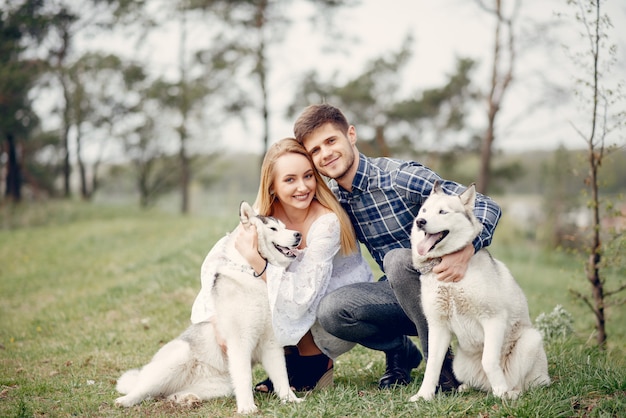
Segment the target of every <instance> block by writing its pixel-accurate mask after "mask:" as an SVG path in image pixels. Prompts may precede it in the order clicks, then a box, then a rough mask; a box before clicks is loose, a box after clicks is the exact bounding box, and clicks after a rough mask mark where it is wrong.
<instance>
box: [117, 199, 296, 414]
mask: <svg viewBox="0 0 626 418" xmlns="http://www.w3.org/2000/svg"><path fill="white" fill-rule="evenodd" d="M240 217H241V222H242V223H243V224H247V223H250V224H253V225H255V226H256V230H257V234H258V248H259V253H260V254H261V255H262V256H263V257H264V258H265V259H267V260H268V262H269V263H272V264H274V265H278V266H285V267H286V266H287V265H289V263H290V262H291V261H292V260H293V258H294V257H295V253H294V251H293V250H294V249H295V248H296V247H297V246H298V244H299V243H300V240H301V237H302V236H301V234H300V233H299V232H297V231H292V230H288V229H286V228H285V225H284V224H283V223H282V222H280V221H279V220H277V219H275V218H272V217H265V216H259V215H257V214H256V212H255V211H254V210H253V209H252V207H250V205H249V204H248V203H246V202H242V203H241V206H240ZM233 237H234V234H231V235H230V236H229V237H228V238H226V239H227V243H226V247H225V254H226V256H227V260H226V261H225V262H224V263H222V264H220V266H219V267H218V269H217V274H216V278H215V284H214V287H213V289H212V297H213V298H214V309H215V317H214V322H215V323H214V324H212V323H209V322H202V323H199V324H192V325H191V326H190V327H189V328H187V330H186V331H184V332H183V333H182V334H181V335H180V336H179V337H177V338H175V339H174V340H172V341H170V342H169V343H167V344H165V345H164V346H163V347H162V348H161V349H160V350H159V351H158V352H157V353H156V354H155V355H154V357H153V358H152V360H151V361H150V363H148V364H146V365H145V366H144V367H142V368H141V369H134V370H129V371H127V372H125V373H124V374H123V375H122V376H121V377H120V379H119V380H118V382H117V387H116V388H117V390H118V392H120V393H122V394H124V395H125V396H121V397H119V398H117V399H116V400H115V403H116V405H119V406H125V407H129V406H132V405H136V404H138V403H140V402H141V401H143V400H144V399H147V398H156V397H164V398H168V399H169V400H171V401H173V402H175V403H179V404H193V403H196V402H200V401H202V400H207V399H211V398H216V397H221V396H229V395H232V394H233V392H234V394H235V398H236V401H237V412H238V413H241V414H247V413H252V412H255V411H256V410H257V407H256V405H255V403H254V396H253V392H252V365H253V364H255V363H258V362H260V363H261V364H262V365H263V367H264V368H265V371H266V372H267V374H268V375H269V377H270V379H271V380H272V382H273V383H274V391H275V393H276V394H277V395H278V396H279V397H280V399H282V400H283V401H288V402H300V401H301V399H300V398H298V397H297V396H296V395H295V394H294V392H293V391H292V390H291V388H290V387H289V380H288V377H287V368H286V365H285V357H284V351H283V348H282V347H280V346H279V345H278V343H277V342H276V340H275V337H274V331H273V329H272V322H271V317H270V315H271V313H270V309H269V303H268V297H267V287H266V284H265V282H264V281H263V280H262V279H260V278H258V277H254V276H253V272H254V271H253V270H252V268H251V267H250V266H249V264H248V263H247V262H246V260H245V259H244V257H243V256H242V255H241V254H240V253H239V252H238V251H237V250H236V249H235V245H234V238H233ZM214 327H216V328H217V330H218V334H219V335H220V336H221V338H222V339H223V341H225V343H226V346H227V347H228V350H227V351H228V353H227V354H225V353H224V352H222V349H221V347H220V345H219V344H218V341H217V338H216V334H215V329H214Z"/></svg>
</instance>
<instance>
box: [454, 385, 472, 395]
mask: <svg viewBox="0 0 626 418" xmlns="http://www.w3.org/2000/svg"><path fill="white" fill-rule="evenodd" d="M468 390H470V385H468V384H467V383H461V385H460V386H459V387H458V388H457V392H459V393H461V392H467V391H468Z"/></svg>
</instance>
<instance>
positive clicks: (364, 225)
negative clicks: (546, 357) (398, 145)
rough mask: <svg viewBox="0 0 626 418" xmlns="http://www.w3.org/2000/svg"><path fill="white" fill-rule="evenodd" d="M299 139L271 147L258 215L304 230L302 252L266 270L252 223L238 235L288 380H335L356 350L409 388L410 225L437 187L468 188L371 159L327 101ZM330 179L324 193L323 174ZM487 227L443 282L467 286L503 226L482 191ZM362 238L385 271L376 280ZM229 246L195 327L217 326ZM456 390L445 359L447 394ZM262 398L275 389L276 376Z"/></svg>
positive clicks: (412, 331)
mask: <svg viewBox="0 0 626 418" xmlns="http://www.w3.org/2000/svg"><path fill="white" fill-rule="evenodd" d="M294 133H295V136H296V138H295V139H283V140H282V141H279V142H277V143H275V144H274V145H272V147H271V148H270V149H269V150H268V152H267V154H266V155H265V158H264V160H263V166H262V169H261V182H260V187H259V192H258V196H257V201H256V203H255V208H256V209H257V210H258V212H259V213H260V214H261V215H271V216H274V217H276V218H278V219H280V220H281V221H283V222H284V223H285V224H286V226H287V228H289V229H295V230H298V231H300V232H302V234H303V239H302V243H301V250H302V251H301V252H300V254H299V256H298V257H297V259H296V260H295V261H294V262H293V263H292V264H291V265H290V266H289V267H288V268H287V269H283V268H279V267H275V266H271V265H269V266H268V265H267V262H266V261H265V260H263V259H262V258H261V257H260V256H259V254H258V252H257V250H256V248H255V245H256V231H255V230H254V228H253V227H250V228H248V229H246V228H238V229H237V232H236V233H237V234H238V235H237V238H236V246H237V249H238V250H239V251H240V252H241V253H242V254H243V255H244V257H246V259H247V260H248V262H249V263H250V265H251V266H252V267H253V268H254V270H255V272H256V273H255V275H258V276H259V277H261V278H262V279H263V280H265V281H266V282H267V286H268V293H269V297H270V308H271V310H272V320H273V325H274V331H275V333H276V337H277V340H278V342H279V343H280V344H282V345H283V346H285V359H286V363H287V372H288V375H289V381H290V384H291V386H293V387H294V388H295V389H296V390H297V391H304V390H311V389H314V388H321V387H324V386H327V385H329V384H332V374H333V359H335V358H337V356H339V355H340V354H343V353H344V352H346V351H348V350H349V349H351V348H352V347H353V346H354V345H355V344H356V343H358V344H361V345H363V346H365V347H368V348H371V349H373V350H379V351H383V352H384V353H385V357H386V371H385V374H384V375H383V376H382V377H381V378H380V380H379V387H380V388H381V389H386V388H390V387H392V386H394V385H407V384H408V383H409V382H410V381H411V376H410V374H411V370H412V369H413V368H415V367H417V366H418V365H419V363H420V362H421V360H422V354H421V353H420V351H419V350H418V348H417V347H416V346H415V344H413V342H412V341H411V340H410V339H409V338H408V335H417V336H418V337H419V339H420V344H421V347H422V351H423V352H424V354H426V355H427V353H428V326H427V323H426V318H425V317H424V313H423V310H422V308H421V300H420V277H419V276H420V274H419V272H417V271H416V270H415V269H414V268H413V266H412V259H411V250H410V247H411V243H410V234H411V227H412V223H413V220H414V219H415V217H416V216H417V213H418V212H419V209H420V207H421V205H422V203H423V202H424V200H425V199H426V198H427V197H428V195H429V194H430V191H431V189H432V186H433V183H434V182H435V181H436V180H438V181H439V182H440V183H442V185H443V188H444V189H446V190H447V192H448V193H457V194H458V193H460V192H461V191H462V190H464V187H463V186H461V185H459V184H457V183H454V182H451V181H444V180H442V179H441V178H440V177H439V176H438V175H437V174H436V173H434V172H433V171H431V170H430V169H428V168H426V167H424V166H422V165H421V164H418V163H416V162H411V161H400V160H394V159H389V158H368V157H366V156H364V155H363V154H361V153H359V151H358V149H357V146H356V141H357V135H356V129H355V127H354V126H352V125H350V124H349V123H348V121H347V119H346V117H345V116H344V115H343V113H342V112H341V111H340V110H339V109H337V108H336V107H333V106H331V105H329V104H320V105H312V106H309V107H307V108H306V109H305V110H304V111H303V112H302V114H301V115H300V116H299V117H298V119H297V120H296V123H295V125H294ZM320 174H321V175H324V176H326V177H328V178H330V182H329V185H330V187H329V186H327V185H326V183H325V182H324V180H323V178H322V177H321V175H320ZM474 212H475V214H476V217H477V218H478V219H479V220H480V221H481V222H482V224H483V229H482V231H481V233H480V234H479V236H478V237H477V238H476V239H475V240H474V242H473V243H472V245H468V246H467V247H466V248H464V249H462V250H460V251H458V252H457V253H454V254H451V255H449V256H446V257H444V258H443V259H442V261H441V263H440V264H438V265H437V266H435V267H434V269H433V271H434V272H436V273H437V274H438V279H439V280H443V281H458V280H460V279H461V278H462V277H463V275H464V273H465V270H466V269H467V265H468V263H469V260H470V258H471V257H472V256H473V254H474V252H475V251H478V250H479V249H480V248H482V247H486V246H487V245H489V244H490V242H491V239H492V237H493V233H494V230H495V228H496V225H497V223H498V220H499V218H500V208H499V207H498V205H497V204H496V203H494V202H493V201H492V200H491V199H489V198H488V197H486V196H483V195H477V200H476V207H475V210H474ZM357 240H358V241H360V242H362V243H363V244H365V246H366V247H367V249H368V250H369V252H370V254H371V255H372V256H373V258H374V260H375V261H376V262H377V263H378V265H379V266H380V267H381V269H382V271H383V272H384V273H385V276H383V278H381V279H379V280H378V281H373V277H372V272H371V270H370V268H369V266H368V265H367V263H366V261H365V260H364V258H363V257H362V255H361V253H360V250H359V246H358V243H357ZM219 244H220V242H218V243H217V244H216V245H215V246H214V247H213V249H212V250H211V252H210V253H209V254H208V255H207V257H206V259H205V261H204V263H203V265H202V272H201V277H202V290H201V291H200V293H199V295H198V297H197V298H196V301H195V302H194V305H193V308H192V315H191V320H192V322H194V323H198V322H203V321H210V320H211V317H212V315H213V312H212V308H211V306H210V304H209V303H208V302H207V301H208V298H207V297H206V296H207V294H208V289H210V287H211V286H212V276H213V273H214V270H215V267H216V264H217V262H218V260H219V252H220V245H219ZM458 385H459V383H458V382H457V380H456V379H455V377H454V374H453V372H452V354H451V352H449V353H448V356H446V360H445V362H444V366H443V368H442V371H441V376H440V379H439V386H440V389H441V390H443V391H449V390H453V389H456V387H457V386H458ZM255 389H256V390H257V391H262V392H263V391H272V389H273V388H272V383H271V381H270V380H269V379H266V380H265V381H263V382H261V383H259V384H258V385H257V386H256V387H255Z"/></svg>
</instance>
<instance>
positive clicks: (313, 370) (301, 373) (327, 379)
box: [254, 347, 334, 393]
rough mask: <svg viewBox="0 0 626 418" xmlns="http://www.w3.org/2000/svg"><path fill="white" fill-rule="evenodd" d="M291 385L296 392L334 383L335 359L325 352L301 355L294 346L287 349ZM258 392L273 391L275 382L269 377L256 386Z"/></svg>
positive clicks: (286, 356)
mask: <svg viewBox="0 0 626 418" xmlns="http://www.w3.org/2000/svg"><path fill="white" fill-rule="evenodd" d="M285 362H286V363H287V376H288V377H289V385H290V386H291V388H292V389H293V390H294V391H295V392H305V391H310V390H313V389H322V388H325V387H329V386H332V385H333V383H334V382H333V361H332V360H331V359H330V358H329V357H328V356H326V355H325V354H317V355H314V356H301V355H300V354H299V353H298V349H297V348H296V347H293V348H292V349H291V350H285ZM254 390H255V391H256V392H263V393H272V392H274V384H273V383H272V381H271V380H270V379H269V378H268V379H265V380H264V381H262V382H260V383H258V384H257V385H255V386H254Z"/></svg>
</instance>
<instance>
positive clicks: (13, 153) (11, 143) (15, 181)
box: [4, 133, 22, 203]
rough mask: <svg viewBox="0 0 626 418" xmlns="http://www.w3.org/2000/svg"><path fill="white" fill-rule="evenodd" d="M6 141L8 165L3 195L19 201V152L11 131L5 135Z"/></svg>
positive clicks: (20, 169)
mask: <svg viewBox="0 0 626 418" xmlns="http://www.w3.org/2000/svg"><path fill="white" fill-rule="evenodd" d="M6 142H7V154H8V167H7V177H6V183H5V185H6V189H5V191H4V194H5V196H7V197H8V198H10V199H11V200H13V202H16V203H17V202H20V201H21V200H22V168H21V165H20V161H19V155H18V154H19V153H18V150H17V148H18V147H17V144H16V143H15V137H14V136H13V134H12V133H8V134H7V136H6Z"/></svg>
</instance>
